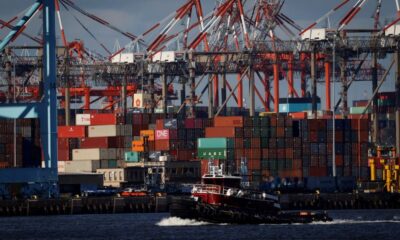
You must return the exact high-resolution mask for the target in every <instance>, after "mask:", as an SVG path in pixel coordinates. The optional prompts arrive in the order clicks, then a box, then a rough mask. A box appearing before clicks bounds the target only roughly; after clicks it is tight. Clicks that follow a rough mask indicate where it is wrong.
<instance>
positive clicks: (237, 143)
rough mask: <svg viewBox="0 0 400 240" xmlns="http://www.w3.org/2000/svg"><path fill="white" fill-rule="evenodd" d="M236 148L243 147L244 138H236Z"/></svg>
mask: <svg viewBox="0 0 400 240" xmlns="http://www.w3.org/2000/svg"><path fill="white" fill-rule="evenodd" d="M235 148H236V149H237V148H243V138H235Z"/></svg>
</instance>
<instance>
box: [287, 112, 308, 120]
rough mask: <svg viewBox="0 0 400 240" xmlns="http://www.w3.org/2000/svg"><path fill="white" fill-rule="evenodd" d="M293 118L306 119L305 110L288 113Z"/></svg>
mask: <svg viewBox="0 0 400 240" xmlns="http://www.w3.org/2000/svg"><path fill="white" fill-rule="evenodd" d="M290 116H291V117H292V118H293V119H307V112H296V113H290Z"/></svg>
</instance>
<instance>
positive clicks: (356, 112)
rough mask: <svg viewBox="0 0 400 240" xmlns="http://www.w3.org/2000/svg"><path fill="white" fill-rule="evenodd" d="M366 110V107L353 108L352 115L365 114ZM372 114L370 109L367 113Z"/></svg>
mask: <svg viewBox="0 0 400 240" xmlns="http://www.w3.org/2000/svg"><path fill="white" fill-rule="evenodd" d="M364 110H365V107H351V108H350V114H362V113H363V112H364ZM370 112H371V110H370V109H368V110H367V111H366V113H370Z"/></svg>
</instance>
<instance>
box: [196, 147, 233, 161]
mask: <svg viewBox="0 0 400 240" xmlns="http://www.w3.org/2000/svg"><path fill="white" fill-rule="evenodd" d="M226 155H227V154H226V149H221V148H208V149H205V148H201V149H197V156H198V157H199V158H201V159H226Z"/></svg>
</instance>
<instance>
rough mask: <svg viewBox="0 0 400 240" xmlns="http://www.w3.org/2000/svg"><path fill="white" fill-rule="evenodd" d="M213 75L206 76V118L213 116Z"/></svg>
mask: <svg viewBox="0 0 400 240" xmlns="http://www.w3.org/2000/svg"><path fill="white" fill-rule="evenodd" d="M213 82H214V77H213V76H212V75H210V76H209V77H208V118H212V117H214V84H213Z"/></svg>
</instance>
